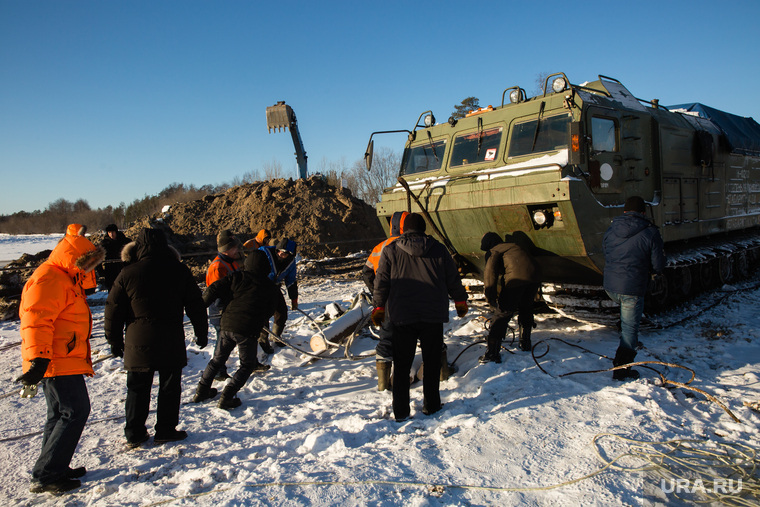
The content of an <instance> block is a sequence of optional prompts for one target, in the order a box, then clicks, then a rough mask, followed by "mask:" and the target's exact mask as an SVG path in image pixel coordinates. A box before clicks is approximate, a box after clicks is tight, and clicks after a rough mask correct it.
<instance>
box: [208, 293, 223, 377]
mask: <svg viewBox="0 0 760 507" xmlns="http://www.w3.org/2000/svg"><path fill="white" fill-rule="evenodd" d="M219 301H220V300H218V299H217V300H216V301H214V302H213V303H211V304H210V305H209V307H208V323H209V324H210V325H211V326H212V327H213V328H214V331H215V334H216V343H214V355H216V353H217V352H218V351H219V346H220V344H221V343H222V340H221V339H220V338H219V335H220V334H221V332H222V329H221V323H222V310H221V309H220V304H221V303H220V302H219ZM218 373H225V374H226V373H227V365H226V364H223V365H222V367H221V368H219V372H218Z"/></svg>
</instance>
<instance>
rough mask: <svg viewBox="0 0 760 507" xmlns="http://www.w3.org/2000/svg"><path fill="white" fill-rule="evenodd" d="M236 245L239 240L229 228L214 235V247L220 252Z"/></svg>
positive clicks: (238, 244)
mask: <svg viewBox="0 0 760 507" xmlns="http://www.w3.org/2000/svg"><path fill="white" fill-rule="evenodd" d="M236 246H240V240H239V239H238V238H237V236H235V235H234V234H233V233H232V231H231V230H229V229H224V230H223V231H221V232H220V233H219V234H217V235H216V249H217V250H219V251H220V252H221V253H225V252H227V251H229V250H231V249H232V248H234V247H236Z"/></svg>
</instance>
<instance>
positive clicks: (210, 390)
mask: <svg viewBox="0 0 760 507" xmlns="http://www.w3.org/2000/svg"><path fill="white" fill-rule="evenodd" d="M216 393H217V390H216V388H214V387H208V386H205V385H203V384H198V388H197V389H196V390H195V396H193V403H200V402H202V401H206V400H210V399H212V398H214V397H216Z"/></svg>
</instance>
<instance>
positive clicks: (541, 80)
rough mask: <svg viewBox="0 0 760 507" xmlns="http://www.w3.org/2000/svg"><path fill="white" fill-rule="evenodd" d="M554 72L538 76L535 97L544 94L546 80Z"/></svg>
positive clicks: (541, 73)
mask: <svg viewBox="0 0 760 507" xmlns="http://www.w3.org/2000/svg"><path fill="white" fill-rule="evenodd" d="M551 75H552V72H540V73H538V74H537V75H536V82H535V84H536V90H535V93H534V96H536V95H543V94H544V86H545V85H546V78H547V77H549V76H551Z"/></svg>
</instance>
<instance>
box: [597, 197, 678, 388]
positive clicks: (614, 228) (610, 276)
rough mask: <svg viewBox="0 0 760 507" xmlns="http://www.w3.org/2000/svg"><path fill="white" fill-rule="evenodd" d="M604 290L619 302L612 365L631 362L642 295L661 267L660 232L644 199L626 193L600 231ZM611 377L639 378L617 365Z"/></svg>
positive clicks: (642, 306) (663, 259)
mask: <svg viewBox="0 0 760 507" xmlns="http://www.w3.org/2000/svg"><path fill="white" fill-rule="evenodd" d="M602 250H603V252H604V290H605V291H606V292H607V295H608V296H609V297H610V298H611V299H612V300H613V301H615V302H617V303H618V304H619V305H620V345H619V346H618V349H617V352H616V353H615V359H613V361H612V364H613V365H614V366H622V365H625V364H629V363H631V362H633V359H634V358H635V357H636V346H637V345H638V341H639V324H640V322H641V316H642V315H643V313H644V296H645V295H646V292H647V286H648V284H649V279H650V277H651V275H653V274H654V275H659V274H662V272H663V270H664V269H665V251H664V246H663V242H662V236H660V231H659V230H658V229H657V226H655V225H654V224H653V223H652V222H650V221H649V220H648V219H647V216H646V205H645V203H644V199H642V198H641V197H639V196H632V197H629V198H628V199H627V200H626V201H625V206H624V208H623V214H622V215H620V216H618V217H615V218H614V219H613V220H612V224H611V225H610V227H609V229H607V232H606V233H605V234H604V242H603V244H602ZM612 378H613V379H615V380H629V379H637V378H639V372H637V371H636V370H633V369H631V368H621V369H619V370H614V371H613V372H612Z"/></svg>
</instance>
